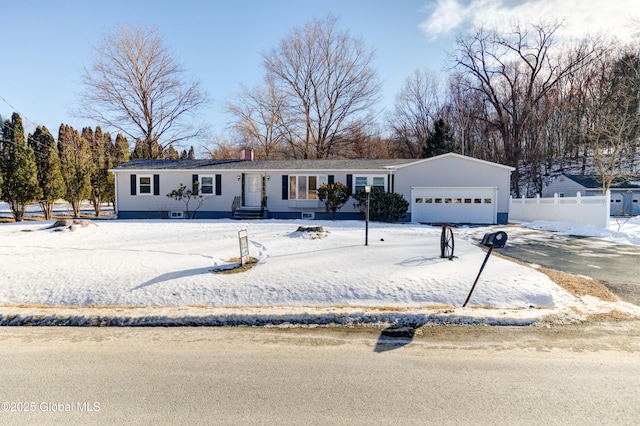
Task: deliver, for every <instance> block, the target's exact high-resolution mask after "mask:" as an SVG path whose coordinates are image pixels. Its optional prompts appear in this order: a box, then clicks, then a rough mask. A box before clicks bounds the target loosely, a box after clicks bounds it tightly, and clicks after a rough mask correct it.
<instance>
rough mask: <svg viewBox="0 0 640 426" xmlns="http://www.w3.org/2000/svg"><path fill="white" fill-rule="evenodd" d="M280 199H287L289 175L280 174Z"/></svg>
mask: <svg viewBox="0 0 640 426" xmlns="http://www.w3.org/2000/svg"><path fill="white" fill-rule="evenodd" d="M282 199H283V200H288V199H289V175H282Z"/></svg>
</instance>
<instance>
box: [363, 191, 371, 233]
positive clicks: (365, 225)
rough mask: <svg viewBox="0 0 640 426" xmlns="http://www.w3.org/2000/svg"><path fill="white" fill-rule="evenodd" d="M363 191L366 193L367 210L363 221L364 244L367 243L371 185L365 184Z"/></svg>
mask: <svg viewBox="0 0 640 426" xmlns="http://www.w3.org/2000/svg"><path fill="white" fill-rule="evenodd" d="M364 192H365V193H366V194H367V212H366V214H365V221H364V245H365V246H368V245H369V194H371V186H369V185H366V186H365V187H364Z"/></svg>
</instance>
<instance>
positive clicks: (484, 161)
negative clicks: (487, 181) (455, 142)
mask: <svg viewBox="0 0 640 426" xmlns="http://www.w3.org/2000/svg"><path fill="white" fill-rule="evenodd" d="M449 157H453V158H458V159H461V160H467V161H472V162H475V163H478V164H482V165H485V166H490V167H496V168H500V169H506V170H509V171H510V172H513V171H515V170H516V169H515V168H514V167H511V166H505V165H503V164H498V163H493V162H491V161H486V160H480V159H478V158H473V157H467V156H466V155H461V154H456V153H455V152H449V153H447V154H442V155H438V156H436V157H429V158H424V159H422V160H417V161H414V162H412V163H406V164H399V165H396V166H389V167H387V168H388V169H391V170H398V169H403V168H405V167H410V166H415V165H417V164H422V163H428V162H431V161H438V160H443V159H445V158H449Z"/></svg>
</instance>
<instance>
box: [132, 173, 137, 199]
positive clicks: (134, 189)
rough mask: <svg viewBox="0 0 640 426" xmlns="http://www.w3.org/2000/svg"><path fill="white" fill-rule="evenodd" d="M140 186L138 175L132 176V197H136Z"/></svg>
mask: <svg viewBox="0 0 640 426" xmlns="http://www.w3.org/2000/svg"><path fill="white" fill-rule="evenodd" d="M137 186H138V178H137V177H136V175H131V195H136V187H137Z"/></svg>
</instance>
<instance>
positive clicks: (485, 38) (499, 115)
mask: <svg viewBox="0 0 640 426" xmlns="http://www.w3.org/2000/svg"><path fill="white" fill-rule="evenodd" d="M560 27H561V25H560V24H557V23H541V24H536V25H528V26H522V25H515V26H514V28H513V29H512V31H510V32H508V33H499V32H497V31H496V30H493V31H485V30H483V29H481V30H479V31H478V32H477V33H475V34H474V35H472V36H469V37H467V38H459V39H458V41H457V48H456V50H455V52H454V54H453V68H455V69H457V70H458V71H459V72H461V73H462V75H463V76H465V77H466V78H465V79H462V82H469V84H470V86H469V89H471V90H474V91H477V92H479V93H480V94H481V95H482V96H483V98H484V102H485V103H486V106H487V107H489V108H490V110H488V112H489V114H488V115H487V116H486V117H485V118H486V120H487V124H489V125H490V126H491V127H492V128H493V129H495V130H496V131H497V132H498V133H499V135H500V139H501V142H502V145H503V151H504V161H505V162H506V164H508V165H510V166H513V167H515V168H516V171H515V172H514V173H512V182H511V190H512V193H513V194H514V195H516V196H519V195H520V188H519V178H520V167H521V164H520V162H521V160H522V158H523V148H524V146H523V141H524V140H525V137H533V136H534V135H532V134H531V133H530V134H529V135H526V128H527V127H528V126H529V128H531V127H530V125H531V123H532V120H534V121H535V120H536V119H537V118H536V116H537V115H538V114H539V112H540V111H539V108H540V106H541V105H543V100H544V99H545V96H547V95H548V93H549V92H550V91H551V90H553V89H554V88H556V87H557V86H558V85H559V84H560V83H561V81H562V79H563V78H565V77H566V76H567V75H569V74H570V73H572V72H573V71H575V70H576V69H579V68H580V67H582V66H584V65H585V64H586V63H587V62H588V61H589V60H591V59H592V58H593V57H594V56H595V54H596V52H597V49H596V48H595V47H594V46H595V45H597V40H596V41H595V42H594V43H588V42H584V43H582V44H580V45H579V46H578V47H577V48H575V49H573V50H571V52H572V54H573V56H571V57H565V56H564V55H562V51H561V48H560V45H559V44H558V43H556V42H555V41H554V35H555V33H556V32H557V31H558V29H559V28H560ZM530 143H537V142H534V141H530Z"/></svg>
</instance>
